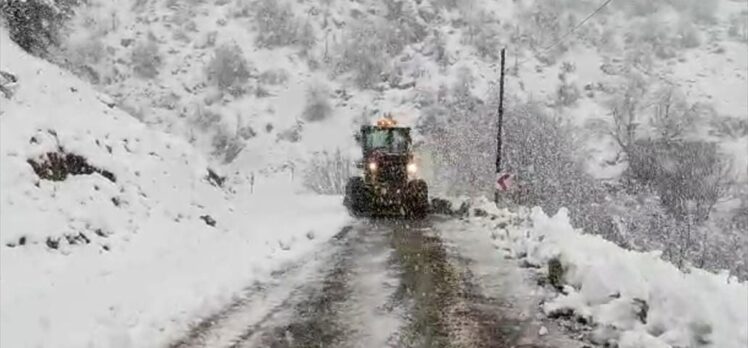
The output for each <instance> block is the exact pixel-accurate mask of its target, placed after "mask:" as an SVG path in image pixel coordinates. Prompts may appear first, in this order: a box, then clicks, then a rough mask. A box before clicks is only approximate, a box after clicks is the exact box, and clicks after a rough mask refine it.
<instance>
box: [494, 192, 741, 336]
mask: <svg viewBox="0 0 748 348" xmlns="http://www.w3.org/2000/svg"><path fill="white" fill-rule="evenodd" d="M481 207H482V208H483V209H486V210H487V211H489V212H490V213H491V214H494V215H498V216H500V217H504V218H506V219H507V220H508V221H515V222H516V221H518V218H519V216H517V215H515V214H511V213H508V212H507V211H506V210H498V209H496V208H495V207H492V206H491V204H490V203H487V202H484V204H482V205H481ZM528 215H529V216H526V217H527V218H528V219H529V226H524V227H523V226H521V224H518V223H517V224H516V226H515V225H509V226H506V224H504V225H500V226H502V227H499V228H501V229H504V231H502V232H503V233H498V234H497V233H496V232H495V231H494V232H492V234H493V237H494V238H495V239H496V241H495V243H497V244H499V245H500V246H501V247H503V248H505V249H507V250H510V252H511V253H512V254H513V255H515V256H518V257H521V258H523V259H524V260H523V261H522V262H523V263H525V264H529V265H537V266H540V267H541V268H542V269H543V271H542V272H547V268H548V264H549V261H551V260H560V262H561V265H562V266H563V277H562V282H563V291H562V293H560V294H559V295H558V296H557V297H555V298H554V299H552V300H551V301H548V302H546V303H545V304H544V308H543V309H544V311H545V312H546V314H548V315H564V314H565V315H572V316H574V317H577V318H583V319H584V320H586V321H587V322H591V323H593V326H594V327H595V330H594V332H593V333H592V337H591V339H592V340H593V341H596V342H598V343H604V342H606V341H609V340H612V341H615V342H618V344H619V346H620V347H622V348H626V347H628V348H634V347H671V346H672V347H719V348H742V347H746V346H748V284H745V283H740V282H738V281H737V280H736V279H734V278H730V277H729V276H728V275H727V274H714V273H709V272H706V271H703V270H699V269H691V270H690V271H689V272H687V273H684V272H682V271H680V270H679V269H677V268H676V267H675V266H673V265H672V264H670V263H668V262H665V261H663V260H661V259H660V258H659V254H658V253H657V252H650V253H641V252H634V251H629V250H625V249H622V248H620V247H618V246H617V245H615V244H613V243H611V242H609V241H606V240H604V239H603V238H601V237H598V236H594V235H587V234H583V233H582V232H581V231H580V230H576V229H574V228H573V227H572V226H571V224H570V222H569V217H568V213H567V211H566V210H565V209H561V210H560V211H559V212H558V213H557V214H556V215H555V216H553V217H549V216H547V215H545V214H544V213H543V211H542V210H541V209H540V208H535V209H533V210H532V211H531V212H530V213H529V214H528ZM485 221H486V223H487V224H491V226H492V228H495V226H493V224H495V221H489V220H488V219H486V220H485ZM497 236H498V237H499V238H496V237H497ZM546 276H547V274H546Z"/></svg>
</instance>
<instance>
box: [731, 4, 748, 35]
mask: <svg viewBox="0 0 748 348" xmlns="http://www.w3.org/2000/svg"><path fill="white" fill-rule="evenodd" d="M727 33H728V34H729V35H730V37H731V38H734V39H737V40H739V41H743V42H748V11H743V12H741V13H740V14H733V15H731V16H730V27H729V28H728V29H727Z"/></svg>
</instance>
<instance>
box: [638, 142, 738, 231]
mask: <svg viewBox="0 0 748 348" xmlns="http://www.w3.org/2000/svg"><path fill="white" fill-rule="evenodd" d="M627 155H628V162H629V169H628V171H627V175H628V176H630V177H633V178H634V179H636V180H637V182H639V183H642V184H645V185H650V186H651V187H653V188H654V189H655V190H656V191H657V192H658V194H659V196H660V200H661V202H662V204H663V205H664V206H665V207H666V208H667V210H668V211H669V212H670V213H671V214H673V215H674V216H676V217H677V218H679V219H685V218H687V217H689V216H692V217H693V218H694V221H695V222H697V223H699V222H703V221H706V220H707V219H708V218H709V215H710V213H711V212H712V209H713V207H714V205H715V204H716V203H717V201H718V200H719V199H721V198H723V197H724V195H725V193H726V189H727V186H726V181H727V180H728V178H727V177H726V175H727V174H726V169H727V163H726V162H725V159H724V158H722V157H721V156H720V154H719V150H718V148H717V145H716V144H714V143H709V142H704V141H666V140H644V139H642V140H638V141H637V142H635V143H634V144H633V146H631V148H630V150H629V152H628V153H627Z"/></svg>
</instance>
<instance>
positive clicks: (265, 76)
mask: <svg viewBox="0 0 748 348" xmlns="http://www.w3.org/2000/svg"><path fill="white" fill-rule="evenodd" d="M257 81H258V82H260V83H263V84H267V85H282V84H285V83H286V82H288V72H287V71H285V70H283V69H274V70H266V71H263V72H262V73H261V74H260V76H259V77H258V79H257Z"/></svg>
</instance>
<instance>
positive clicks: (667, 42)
mask: <svg viewBox="0 0 748 348" xmlns="http://www.w3.org/2000/svg"><path fill="white" fill-rule="evenodd" d="M632 29H634V30H635V31H634V37H633V38H629V40H630V42H629V43H631V44H633V45H639V46H645V47H649V49H650V50H652V51H653V52H654V54H655V56H657V57H658V58H660V59H668V58H672V57H674V56H675V53H676V52H675V47H674V45H675V43H674V42H673V37H672V32H673V30H672V29H671V28H670V27H669V26H668V25H667V23H663V22H662V21H661V20H660V19H658V18H657V17H654V16H652V17H649V18H647V19H646V20H644V22H643V23H640V24H634V28H632Z"/></svg>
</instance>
